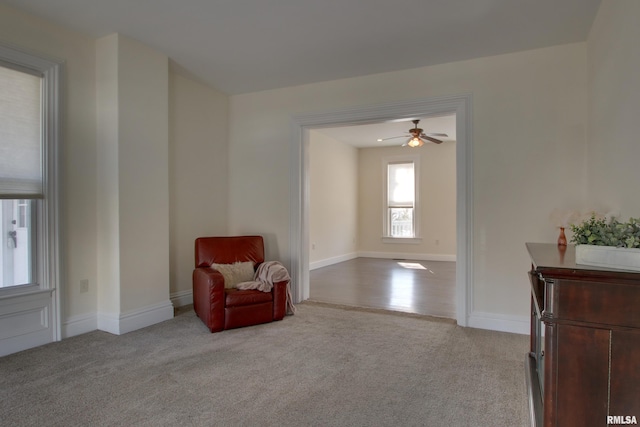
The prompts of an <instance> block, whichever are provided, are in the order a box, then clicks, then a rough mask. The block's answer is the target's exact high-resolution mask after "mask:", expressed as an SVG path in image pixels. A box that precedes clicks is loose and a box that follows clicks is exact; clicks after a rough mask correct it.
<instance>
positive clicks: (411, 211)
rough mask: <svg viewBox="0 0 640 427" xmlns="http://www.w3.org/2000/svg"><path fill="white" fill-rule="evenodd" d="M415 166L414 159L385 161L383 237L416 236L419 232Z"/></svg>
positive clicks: (416, 160) (416, 162) (400, 237)
mask: <svg viewBox="0 0 640 427" xmlns="http://www.w3.org/2000/svg"><path fill="white" fill-rule="evenodd" d="M417 165H418V159H417V158H410V159H407V158H404V159H387V160H385V174H386V190H385V214H384V221H385V224H384V236H385V238H391V239H415V238H416V237H417V235H418V233H417V224H416V219H417V214H416V212H417V197H416V195H417V182H418V181H417Z"/></svg>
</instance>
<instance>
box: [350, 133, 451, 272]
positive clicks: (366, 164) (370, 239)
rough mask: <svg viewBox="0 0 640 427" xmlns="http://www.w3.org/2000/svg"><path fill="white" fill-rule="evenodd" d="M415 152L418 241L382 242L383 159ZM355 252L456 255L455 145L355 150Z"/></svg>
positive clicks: (444, 257) (423, 256) (422, 256)
mask: <svg viewBox="0 0 640 427" xmlns="http://www.w3.org/2000/svg"><path fill="white" fill-rule="evenodd" d="M406 155H418V156H419V159H420V161H419V164H420V170H419V177H420V184H419V191H420V193H419V197H418V198H419V223H418V230H419V236H418V237H421V238H422V242H421V243H420V244H407V243H404V244H402V243H383V242H382V233H383V230H382V226H383V210H382V207H383V206H384V203H383V202H384V200H383V197H384V194H383V193H384V190H383V189H384V180H385V179H386V177H385V170H384V167H383V164H385V163H384V159H388V158H390V157H396V156H406ZM358 170H359V188H360V194H359V212H360V214H359V216H358V217H359V228H358V230H359V234H358V235H359V239H358V249H359V252H360V253H362V254H363V255H366V256H377V257H405V258H410V257H412V256H413V257H414V258H417V259H431V260H448V259H454V257H455V255H456V144H455V142H446V143H443V144H440V145H436V144H426V145H424V146H423V147H421V148H419V149H415V150H414V149H408V148H406V147H400V146H398V147H383V148H363V149H360V156H359V168H358Z"/></svg>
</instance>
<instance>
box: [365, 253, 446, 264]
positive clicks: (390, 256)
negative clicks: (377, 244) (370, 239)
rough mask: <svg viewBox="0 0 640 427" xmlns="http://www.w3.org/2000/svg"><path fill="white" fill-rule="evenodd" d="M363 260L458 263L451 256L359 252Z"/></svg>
mask: <svg viewBox="0 0 640 427" xmlns="http://www.w3.org/2000/svg"><path fill="white" fill-rule="evenodd" d="M358 256H359V257H363V258H383V259H408V260H415V261H453V262H455V261H456V255H455V254H453V255H450V254H412V253H401V252H358Z"/></svg>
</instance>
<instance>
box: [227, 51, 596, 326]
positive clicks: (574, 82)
mask: <svg viewBox="0 0 640 427" xmlns="http://www.w3.org/2000/svg"><path fill="white" fill-rule="evenodd" d="M469 92H470V93H472V94H473V153H474V156H473V192H474V200H473V218H472V221H473V225H474V235H473V236H472V242H473V247H472V251H473V278H472V281H473V285H472V286H473V289H472V291H473V301H470V303H471V305H472V307H473V310H474V312H476V313H477V314H478V315H479V316H484V317H492V316H493V318H494V319H497V320H500V319H504V318H505V316H506V317H508V318H510V319H511V318H517V319H519V320H520V321H521V322H525V321H526V319H527V313H528V310H529V284H528V281H527V277H526V271H527V270H528V268H529V265H530V261H529V259H528V256H527V253H526V250H525V247H524V243H525V242H527V241H543V242H544V241H547V242H553V241H555V239H556V238H557V235H556V230H555V229H554V228H553V225H552V224H551V222H550V221H549V214H550V212H551V211H552V210H553V209H554V208H556V207H563V205H565V204H570V203H579V202H581V201H582V200H583V196H584V179H585V170H584V146H585V141H586V126H587V124H586V102H587V97H586V93H587V91H586V45H585V43H577V44H570V45H563V46H556V47H551V48H546V49H538V50H532V51H526V52H519V53H514V54H509V55H501V56H495V57H489V58H481V59H475V60H470V61H463V62H457V63H450V64H444V65H438V66H433V67H424V68H417V69H411V70H405V71H399V72H392V73H384V74H377V75H370V76H364V77H358V78H352V79H343V80H336V81H330V82H323V83H317V84H310V85H303V86H296V87H288V88H284V89H278V90H271V91H264V92H258V93H252V94H245V95H238V96H232V97H231V119H230V145H229V150H230V177H229V182H230V190H229V191H230V200H229V203H230V211H229V225H230V231H231V232H241V231H243V230H246V229H248V228H250V229H251V230H253V231H256V232H261V233H269V234H270V235H271V236H272V237H271V239H272V240H271V248H272V253H271V254H270V255H271V256H279V257H280V258H281V259H283V260H284V261H285V262H287V261H289V260H290V259H291V258H292V257H293V256H297V255H296V254H291V253H290V250H289V238H290V235H289V201H290V188H289V184H290V165H291V159H290V156H289V153H290V144H291V140H292V130H291V129H292V118H291V117H292V116H293V115H296V114H301V113H310V112H323V111H331V110H336V109H341V108H347V107H354V106H362V105H372V104H379V103H385V102H391V101H397V100H410V99H415V98H428V97H435V96H439V95H451V94H460V93H469ZM256 205H258V206H260V209H255V206H256Z"/></svg>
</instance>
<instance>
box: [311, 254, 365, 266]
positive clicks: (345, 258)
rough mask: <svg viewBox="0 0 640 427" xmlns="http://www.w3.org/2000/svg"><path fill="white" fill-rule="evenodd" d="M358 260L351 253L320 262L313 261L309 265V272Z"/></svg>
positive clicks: (356, 256) (356, 255) (355, 255)
mask: <svg viewBox="0 0 640 427" xmlns="http://www.w3.org/2000/svg"><path fill="white" fill-rule="evenodd" d="M355 258H358V254H357V253H355V252H352V253H350V254H344V255H339V256H334V257H331V258H326V259H321V260H320V261H314V262H310V263H309V270H315V269H316V268H322V267H327V266H329V265H333V264H337V263H339V262H345V261H349V260H352V259H355Z"/></svg>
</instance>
